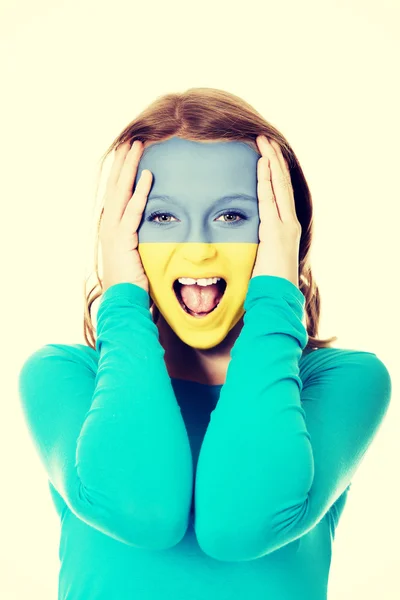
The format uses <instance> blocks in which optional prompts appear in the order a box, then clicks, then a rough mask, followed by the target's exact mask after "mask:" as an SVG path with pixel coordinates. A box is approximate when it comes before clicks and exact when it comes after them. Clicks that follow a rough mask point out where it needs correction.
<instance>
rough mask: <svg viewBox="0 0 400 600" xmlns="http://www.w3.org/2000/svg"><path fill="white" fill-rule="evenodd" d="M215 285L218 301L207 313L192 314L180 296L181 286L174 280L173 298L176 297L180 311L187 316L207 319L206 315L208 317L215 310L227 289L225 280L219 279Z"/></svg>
mask: <svg viewBox="0 0 400 600" xmlns="http://www.w3.org/2000/svg"><path fill="white" fill-rule="evenodd" d="M216 285H217V286H218V291H219V294H218V301H217V303H216V305H215V306H214V308H212V309H211V310H210V311H209V312H199V313H195V312H193V311H192V310H190V308H189V307H188V306H186V304H185V303H184V301H183V299H182V295H181V289H182V287H183V284H181V283H179V281H178V280H176V281H175V282H174V285H173V288H174V292H175V296H176V298H177V300H178V302H179V304H180V306H181V308H182V310H184V311H185V312H186V313H187V314H188V315H191V316H192V317H195V318H204V317H207V316H208V315H210V314H211V313H212V312H214V310H216V309H217V308H218V306H219V305H220V303H221V300H222V298H223V296H224V294H225V290H226V287H227V283H226V281H225V279H222V278H221V279H220V280H219V281H218V282H217V284H216Z"/></svg>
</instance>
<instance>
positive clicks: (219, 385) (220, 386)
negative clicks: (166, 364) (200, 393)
mask: <svg viewBox="0 0 400 600" xmlns="http://www.w3.org/2000/svg"><path fill="white" fill-rule="evenodd" d="M171 380H172V381H179V382H181V383H190V384H192V385H202V386H203V387H207V388H222V386H223V385H224V384H223V383H216V384H211V383H200V382H199V381H192V380H190V379H180V378H179V377H171Z"/></svg>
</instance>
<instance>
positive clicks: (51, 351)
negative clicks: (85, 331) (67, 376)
mask: <svg viewBox="0 0 400 600" xmlns="http://www.w3.org/2000/svg"><path fill="white" fill-rule="evenodd" d="M67 364H69V365H70V366H72V364H75V365H76V366H77V367H81V368H86V369H88V370H89V371H92V372H94V373H95V372H96V371H97V364H98V352H96V350H93V348H91V347H90V346H85V345H84V344H45V345H44V346H41V347H39V348H38V349H36V350H34V351H33V352H32V353H31V354H29V355H28V356H27V357H26V358H25V360H24V361H23V363H22V366H21V369H20V372H19V378H20V379H21V378H22V377H25V376H27V375H28V374H29V373H32V372H36V373H37V372H38V370H42V371H43V370H47V371H48V369H49V368H50V367H54V369H57V368H62V367H63V366H65V365H67Z"/></svg>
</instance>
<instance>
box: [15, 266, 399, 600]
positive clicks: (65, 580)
mask: <svg viewBox="0 0 400 600" xmlns="http://www.w3.org/2000/svg"><path fill="white" fill-rule="evenodd" d="M149 306H150V298H149V295H148V294H147V292H145V291H144V290H143V289H142V288H140V287H138V286H136V285H134V284H131V283H119V284H116V285H113V286H112V287H110V288H108V289H107V290H106V292H105V293H104V294H103V296H102V297H101V300H100V304H99V309H98V313H97V336H98V337H97V341H96V350H93V349H92V348H90V347H89V346H85V345H82V344H74V345H64V344H47V345H45V346H43V347H42V348H40V349H38V350H37V351H35V352H34V353H33V354H32V355H30V356H29V357H28V358H27V360H26V361H25V362H24V364H23V366H22V369H21V371H20V374H19V390H20V398H21V403H22V407H23V411H24V415H25V418H26V422H27V424H28V427H29V431H30V434H31V436H32V439H33V441H34V444H35V447H36V449H37V452H38V455H39V457H40V459H41V462H42V464H43V465H44V467H45V469H46V472H47V474H48V480H49V488H50V492H51V495H52V499H53V501H54V505H55V508H56V510H57V513H58V515H59V518H60V527H61V540H60V548H59V558H60V572H59V588H58V599H59V600H66V599H68V600H131V599H132V600H160V599H165V600H170V599H171V600H172V599H174V600H204V599H206V598H207V600H214V599H215V600H217V599H218V600H222V599H224V600H249V598H251V599H252V600H264V599H265V598H273V599H279V600H324V599H326V597H327V585H328V575H329V568H330V562H331V549H332V541H333V539H334V536H335V528H336V527H337V524H338V522H339V518H340V515H341V513H342V510H343V507H344V505H345V503H346V497H347V494H348V491H349V487H350V485H351V480H352V478H353V475H354V473H355V471H356V469H357V468H358V466H359V465H360V462H361V461H362V459H363V457H364V455H365V453H366V451H367V449H368V447H369V446H370V444H371V442H372V441H373V438H374V436H375V434H376V432H377V430H378V428H379V427H380V424H381V422H382V419H383V417H384V416H385V413H386V411H387V408H388V405H389V402H390V396H391V378H390V375H389V373H388V370H387V368H386V366H385V365H384V364H383V362H382V361H381V360H380V359H379V358H378V357H377V356H376V354H374V353H372V352H365V351H358V350H347V349H346V350H345V349H337V348H323V349H319V350H315V351H304V349H305V346H306V344H307V340H308V337H307V331H306V329H305V326H304V322H305V319H304V315H305V313H304V306H305V298H304V296H303V294H302V293H301V292H300V290H299V289H298V288H297V287H296V286H294V285H293V284H292V283H291V282H290V281H289V280H287V279H284V278H281V277H275V276H268V275H265V276H264V275H262V276H258V277H255V278H253V279H251V280H250V282H249V287H248V291H247V296H246V302H245V306H244V308H245V311H246V312H245V315H244V326H243V329H242V331H241V333H240V335H239V337H238V338H237V340H236V342H235V344H234V346H233V348H232V350H231V361H230V363H229V368H228V371H227V376H226V382H225V384H224V385H214V386H209V385H204V384H199V383H195V382H191V381H184V380H179V379H171V378H170V377H169V375H168V372H167V369H166V365H165V362H164V349H163V347H162V346H161V344H160V343H159V333H158V329H157V326H156V325H155V324H154V322H153V319H152V316H151V313H150V311H149ZM377 518H378V516H377Z"/></svg>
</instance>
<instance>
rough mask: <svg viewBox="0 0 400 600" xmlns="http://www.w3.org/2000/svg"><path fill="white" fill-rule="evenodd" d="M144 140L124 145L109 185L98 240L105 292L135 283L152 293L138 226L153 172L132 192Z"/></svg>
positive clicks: (146, 171) (114, 164) (145, 171)
mask: <svg viewBox="0 0 400 600" xmlns="http://www.w3.org/2000/svg"><path fill="white" fill-rule="evenodd" d="M143 149H144V146H143V144H142V142H140V141H139V140H136V141H135V142H134V143H133V144H132V147H130V142H129V141H128V142H125V143H123V144H121V145H120V146H119V147H118V148H117V149H116V150H115V157H114V163H113V166H112V168H111V172H110V176H109V178H108V181H107V186H106V195H105V196H106V197H105V201H104V214H103V217H102V220H101V223H100V231H99V239H100V243H101V249H102V255H103V292H105V291H106V290H107V289H108V288H109V287H110V286H112V285H114V284H116V283H134V284H135V285H138V286H139V287H141V288H143V289H144V290H146V292H147V293H149V281H148V279H147V276H146V274H145V272H144V268H143V264H142V261H141V258H140V255H139V252H138V249H137V248H138V234H137V229H138V227H139V224H140V221H141V219H142V215H143V211H144V209H145V206H146V202H147V196H148V194H149V192H150V188H151V183H152V181H153V174H152V173H151V171H148V170H147V169H145V170H144V171H143V173H142V175H141V177H140V179H139V181H138V183H137V185H136V188H135V191H134V194H133V195H132V189H133V184H134V181H135V178H136V174H137V168H138V164H139V161H140V158H141V156H142V154H143Z"/></svg>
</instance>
